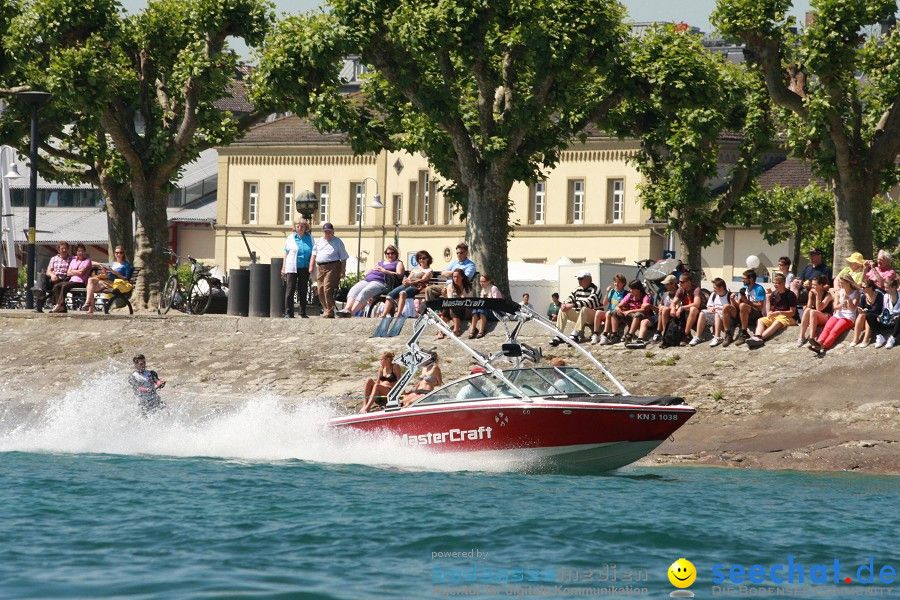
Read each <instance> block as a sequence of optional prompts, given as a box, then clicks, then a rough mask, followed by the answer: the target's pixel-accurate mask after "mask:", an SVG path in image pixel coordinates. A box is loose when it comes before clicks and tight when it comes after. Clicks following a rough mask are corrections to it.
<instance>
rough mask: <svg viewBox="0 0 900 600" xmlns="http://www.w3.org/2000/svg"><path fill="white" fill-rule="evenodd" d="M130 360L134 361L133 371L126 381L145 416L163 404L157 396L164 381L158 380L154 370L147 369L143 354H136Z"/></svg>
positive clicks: (164, 383)
mask: <svg viewBox="0 0 900 600" xmlns="http://www.w3.org/2000/svg"><path fill="white" fill-rule="evenodd" d="M131 360H132V362H134V372H133V373H132V374H131V376H130V377H129V378H128V383H129V384H130V385H131V389H132V390H134V395H135V396H137V399H138V405H139V406H140V408H141V412H142V413H143V414H144V416H147V415H149V414H151V413H153V412H156V411H157V410H159V409H160V408H162V407H163V406H165V405H164V404H163V401H162V399H160V397H159V390H161V389H162V388H163V387H164V386H165V385H166V382H165V381H162V380H160V378H159V375H157V374H156V371H148V370H147V360H146V359H145V358H144V355H143V354H138V355H137V356H135V357H134V358H133V359H131Z"/></svg>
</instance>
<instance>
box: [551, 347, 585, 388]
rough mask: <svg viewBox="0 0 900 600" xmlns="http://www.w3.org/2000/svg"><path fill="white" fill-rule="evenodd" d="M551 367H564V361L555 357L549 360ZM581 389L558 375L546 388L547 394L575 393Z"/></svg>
mask: <svg viewBox="0 0 900 600" xmlns="http://www.w3.org/2000/svg"><path fill="white" fill-rule="evenodd" d="M550 366H551V367H564V366H566V361H565V360H563V359H562V358H560V357H558V356H557V357H556V358H554V359H553V360H551V361H550ZM580 391H581V390H579V389H578V387H577V386H576V385H575V384H574V383H572V382H571V381H570V380H569V379H568V378H566V377H559V378H557V380H556V381H554V382H553V385H551V386H550V388H549V389H548V390H547V393H549V394H554V395H555V394H577V393H578V392H580Z"/></svg>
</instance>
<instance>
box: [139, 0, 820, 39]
mask: <svg viewBox="0 0 900 600" xmlns="http://www.w3.org/2000/svg"><path fill="white" fill-rule="evenodd" d="M121 2H122V4H123V5H124V6H125V8H126V10H129V11H135V10H140V9H141V8H143V7H144V6H146V5H147V2H146V0H121ZM622 3H623V4H624V5H625V7H626V8H627V9H628V14H629V15H630V16H631V18H632V19H634V20H635V21H676V22H681V21H683V22H685V23H687V24H688V25H694V26H696V27H699V28H700V29H702V30H703V31H706V32H709V31H710V29H711V27H710V25H709V13H711V12H712V10H713V9H714V8H715V6H716V2H715V0H683V1H682V2H673V1H672V0H622ZM324 4H325V2H319V1H317V0H275V5H276V7H277V8H276V10H277V12H279V13H283V12H287V13H299V12H305V11H308V10H311V9H313V8H316V7H319V6H324ZM808 10H809V1H808V0H796V1H795V2H794V8H793V10H792V11H791V14H793V15H795V16H797V17H798V18H799V19H801V22H802V18H803V15H804V13H805V12H806V11H808Z"/></svg>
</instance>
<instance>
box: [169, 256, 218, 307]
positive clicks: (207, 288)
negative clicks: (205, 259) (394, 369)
mask: <svg viewBox="0 0 900 600" xmlns="http://www.w3.org/2000/svg"><path fill="white" fill-rule="evenodd" d="M165 253H166V254H168V255H170V256H174V257H175V266H176V272H175V273H172V274H171V275H169V278H168V279H166V283H165V285H164V286H163V290H162V293H161V294H160V296H159V305H158V306H157V308H156V313H157V314H160V315H164V314H166V313H167V312H169V310H170V309H172V308H174V309H176V310H180V311H181V312H185V313H188V314H191V315H202V314H203V313H205V312H206V311H207V309H208V308H209V303H210V301H211V300H212V284H211V282H210V277H209V271H210V269H209V267H207V266H205V265H204V264H202V263H201V262H200V261H198V260H197V259H196V258H191V257H190V256H188V257H186V258H185V257H183V256H179V255H177V254H175V253H174V252H172V251H171V250H166V251H165ZM185 260H187V261H189V262H190V263H191V285H190V287H188V288H187V289H185V287H184V286H183V285H182V284H181V281H180V280H179V279H178V273H177V266H178V263H179V262H182V261H185Z"/></svg>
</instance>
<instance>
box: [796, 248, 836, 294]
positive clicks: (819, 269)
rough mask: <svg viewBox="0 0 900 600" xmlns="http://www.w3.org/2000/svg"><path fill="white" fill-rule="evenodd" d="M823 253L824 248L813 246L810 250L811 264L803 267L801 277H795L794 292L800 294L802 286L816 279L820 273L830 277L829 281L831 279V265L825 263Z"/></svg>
mask: <svg viewBox="0 0 900 600" xmlns="http://www.w3.org/2000/svg"><path fill="white" fill-rule="evenodd" d="M822 254H823V253H822V250H821V249H819V248H813V249H812V250H810V251H809V264H808V265H806V266H805V267H803V271H801V272H800V277H797V278H795V279H794V280H793V281H792V282H791V291H792V292H794V294H798V295H799V291H800V286H803V285H807V282H812V281H815V280H816V277H818V276H819V275H824V276H825V277H827V278H828V281H831V279H832V276H831V267H829V266H828V265H826V264H825V261H824V259H823V258H822Z"/></svg>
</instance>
